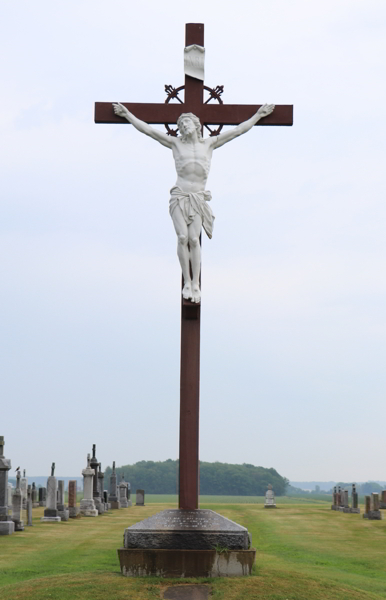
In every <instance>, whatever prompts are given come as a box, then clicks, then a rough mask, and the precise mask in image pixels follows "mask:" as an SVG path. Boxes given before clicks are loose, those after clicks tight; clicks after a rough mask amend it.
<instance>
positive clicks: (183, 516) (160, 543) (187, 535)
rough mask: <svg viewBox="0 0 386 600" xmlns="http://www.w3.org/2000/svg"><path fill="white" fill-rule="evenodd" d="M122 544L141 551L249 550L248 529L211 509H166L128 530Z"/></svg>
mask: <svg viewBox="0 0 386 600" xmlns="http://www.w3.org/2000/svg"><path fill="white" fill-rule="evenodd" d="M123 546H124V547H125V548H127V549H142V550H156V549H165V550H213V549H214V548H219V547H221V548H224V549H227V550H248V549H249V548H250V546H251V541H250V538H249V535H248V530H247V529H246V528H245V527H242V526H241V525H238V524H237V523H234V522H233V521H231V520H230V519H227V518H226V517H223V516H222V515H220V514H218V513H216V512H214V511H213V510H208V509H196V510H183V509H167V510H163V511H161V512H159V513H157V514H155V515H153V516H151V517H149V518H147V519H145V520H144V521H140V522H139V523H135V524H134V525H131V527H128V528H127V529H125V533H124V542H123Z"/></svg>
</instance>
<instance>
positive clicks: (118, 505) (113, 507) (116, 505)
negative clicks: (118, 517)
mask: <svg viewBox="0 0 386 600" xmlns="http://www.w3.org/2000/svg"><path fill="white" fill-rule="evenodd" d="M110 506H111V508H112V510H117V509H118V508H121V503H120V502H110Z"/></svg>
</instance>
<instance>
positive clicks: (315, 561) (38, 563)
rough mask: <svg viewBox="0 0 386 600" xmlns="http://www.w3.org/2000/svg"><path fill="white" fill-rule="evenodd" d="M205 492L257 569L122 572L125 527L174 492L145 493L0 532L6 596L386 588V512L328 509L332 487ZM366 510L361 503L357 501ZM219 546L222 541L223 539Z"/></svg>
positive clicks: (281, 594)
mask: <svg viewBox="0 0 386 600" xmlns="http://www.w3.org/2000/svg"><path fill="white" fill-rule="evenodd" d="M276 501H277V506H278V508H277V509H271V510H267V509H264V506H263V504H264V498H260V497H258V498H256V497H235V496H234V497H232V496H203V497H201V500H200V507H201V508H210V509H212V510H215V511H217V512H219V513H220V514H222V515H224V516H225V517H228V518H230V519H232V520H233V521H236V522H237V523H240V524H241V525H244V526H245V527H247V528H248V530H249V531H250V532H251V533H252V539H253V547H255V548H256V549H257V553H256V564H255V567H254V570H253V575H252V576H251V577H244V578H235V579H232V578H231V579H225V578H221V579H189V580H183V581H181V580H176V579H163V578H126V577H123V576H122V575H121V573H120V570H119V563H118V557H117V548H118V547H120V546H121V545H122V537H123V532H124V529H125V528H126V527H128V526H130V525H132V524H133V523H135V522H137V521H140V520H141V519H144V518H146V517H149V516H150V515H152V514H154V513H156V512H159V511H160V510H164V509H166V508H175V507H176V497H175V496H150V495H147V496H146V506H145V507H137V506H133V507H131V508H127V509H121V510H114V511H110V512H109V513H107V514H105V515H102V516H99V517H96V518H79V519H70V520H69V521H68V522H62V523H57V524H56V523H41V522H40V517H41V516H42V515H43V511H44V509H43V508H36V509H34V510H33V527H25V530H24V531H23V532H17V533H15V534H14V535H11V536H2V538H0V598H1V599H4V600H21V599H23V600H25V599H26V598H28V600H46V599H47V600H48V599H49V600H67V599H68V600H70V599H71V600H78V599H79V600H89V599H90V600H91V599H93V600H99V599H103V600H105V599H108V600H124V599H131V600H155V599H156V598H162V594H163V591H164V590H165V588H167V587H168V586H170V585H184V584H186V583H200V584H203V583H204V584H206V585H208V587H209V589H210V593H211V596H210V597H211V598H212V599H213V600H248V599H251V600H254V599H256V600H263V599H264V600H316V599H318V600H322V599H323V600H341V599H342V600H343V599H344V600H348V599H350V600H360V599H361V600H370V599H376V598H378V599H379V598H386V520H384V521H368V520H367V519H363V517H362V514H360V515H354V514H343V513H339V512H336V511H332V510H331V509H330V504H331V501H330V499H328V501H326V497H325V496H324V497H323V499H322V498H320V499H317V498H310V499H308V498H307V499H304V498H286V497H277V498H276ZM361 513H363V504H361ZM221 551H223V549H221Z"/></svg>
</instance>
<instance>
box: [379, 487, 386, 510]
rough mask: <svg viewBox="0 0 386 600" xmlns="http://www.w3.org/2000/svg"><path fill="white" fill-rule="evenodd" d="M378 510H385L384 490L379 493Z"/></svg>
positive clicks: (385, 492) (385, 491)
mask: <svg viewBox="0 0 386 600" xmlns="http://www.w3.org/2000/svg"><path fill="white" fill-rule="evenodd" d="M379 508H382V509H385V508H386V490H382V492H381V499H380V501H379Z"/></svg>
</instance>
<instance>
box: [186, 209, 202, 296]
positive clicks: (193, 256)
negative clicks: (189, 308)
mask: <svg viewBox="0 0 386 600" xmlns="http://www.w3.org/2000/svg"><path fill="white" fill-rule="evenodd" d="M201 228H202V218H201V216H200V215H196V216H195V218H194V221H193V222H192V223H191V224H190V225H188V237H189V247H190V262H191V263H192V273H193V279H192V289H193V302H200V299H201V291H200V272H201V246H200V234H201Z"/></svg>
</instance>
